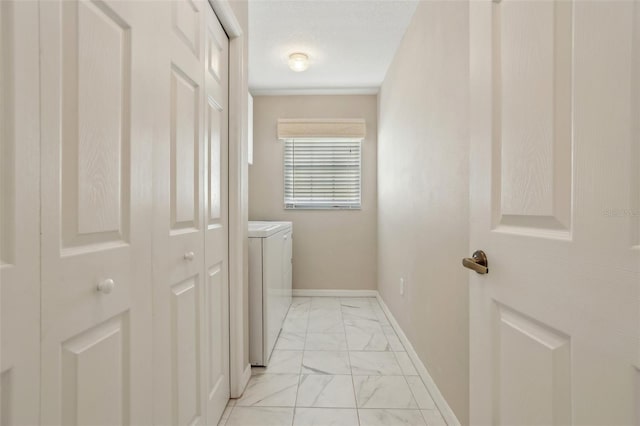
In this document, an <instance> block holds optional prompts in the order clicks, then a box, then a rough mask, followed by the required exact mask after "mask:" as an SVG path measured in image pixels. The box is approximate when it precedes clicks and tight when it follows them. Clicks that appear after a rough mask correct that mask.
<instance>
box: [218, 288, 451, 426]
mask: <svg viewBox="0 0 640 426" xmlns="http://www.w3.org/2000/svg"><path fill="white" fill-rule="evenodd" d="M404 425H408V426H446V422H445V421H444V419H443V417H442V415H441V414H440V412H439V411H438V408H437V407H436V405H435V404H434V402H433V399H432V398H431V395H430V394H429V391H428V390H427V388H426V387H425V385H424V383H423V382H422V379H421V378H420V376H418V373H417V371H416V368H415V367H414V365H413V363H412V362H411V359H410V358H409V356H408V355H407V353H406V351H405V348H404V347H403V346H402V343H401V342H400V340H399V339H398V336H396V334H395V332H394V331H393V328H392V327H391V325H390V324H389V320H388V319H387V317H386V316H385V314H384V312H383V310H382V308H381V307H380V305H379V304H378V301H377V300H376V299H375V298H374V297H371V298H348V297H345V298H337V297H294V298H293V303H292V305H291V307H290V309H289V313H288V314H287V318H286V319H285V323H284V326H283V329H282V332H281V333H280V337H279V339H278V341H277V343H276V347H275V349H274V351H273V354H272V356H271V361H270V363H269V366H268V367H266V368H257V367H254V368H253V369H252V377H251V380H250V381H249V384H248V385H247V389H246V390H245V392H244V395H243V396H242V397H241V398H239V399H235V400H230V401H229V404H228V406H227V408H226V410H225V412H224V414H223V416H222V419H221V420H220V423H219V426H404Z"/></svg>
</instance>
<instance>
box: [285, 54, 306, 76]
mask: <svg viewBox="0 0 640 426" xmlns="http://www.w3.org/2000/svg"><path fill="white" fill-rule="evenodd" d="M289 68H291V69H292V70H293V71H295V72H302V71H304V70H306V69H307V68H309V56H307V55H306V54H304V53H292V54H291V55H289Z"/></svg>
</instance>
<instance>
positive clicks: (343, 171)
mask: <svg viewBox="0 0 640 426" xmlns="http://www.w3.org/2000/svg"><path fill="white" fill-rule="evenodd" d="M361 159H362V158H361V141H360V140H359V139H326V138H310V139H286V140H285V147H284V204H285V208H287V209H359V208H360V194H361V191H360V183H361V178H360V176H361Z"/></svg>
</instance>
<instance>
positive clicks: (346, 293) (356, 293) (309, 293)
mask: <svg viewBox="0 0 640 426" xmlns="http://www.w3.org/2000/svg"><path fill="white" fill-rule="evenodd" d="M293 295H294V296H295V297H377V296H378V291H377V290H308V289H303V288H298V289H296V288H294V289H293Z"/></svg>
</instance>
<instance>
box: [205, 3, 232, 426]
mask: <svg viewBox="0 0 640 426" xmlns="http://www.w3.org/2000/svg"><path fill="white" fill-rule="evenodd" d="M205 9H206V22H205V33H204V48H205V53H204V82H205V103H204V109H205V112H204V115H205V117H204V122H205V135H204V142H205V194H206V195H205V200H204V202H205V219H204V230H205V258H204V262H205V264H204V267H205V282H204V286H203V287H204V288H203V296H204V327H203V329H204V332H205V334H206V337H205V340H204V344H205V348H204V349H205V350H204V352H203V357H204V358H203V359H204V361H205V362H204V371H205V372H206V380H205V384H206V386H205V392H206V393H205V397H206V404H207V424H217V422H218V420H219V419H220V417H221V416H222V412H223V411H224V409H225V407H226V405H227V401H228V400H229V267H228V266H229V261H228V256H229V217H228V215H229V195H228V187H229V184H228V177H229V132H228V127H229V126H228V123H229V112H228V111H229V108H228V105H229V101H228V99H229V39H228V38H227V35H226V34H225V32H224V30H223V29H222V26H221V25H220V22H219V21H218V19H217V18H216V16H215V14H214V13H213V10H212V9H211V7H210V6H209V5H206V7H205Z"/></svg>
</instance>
